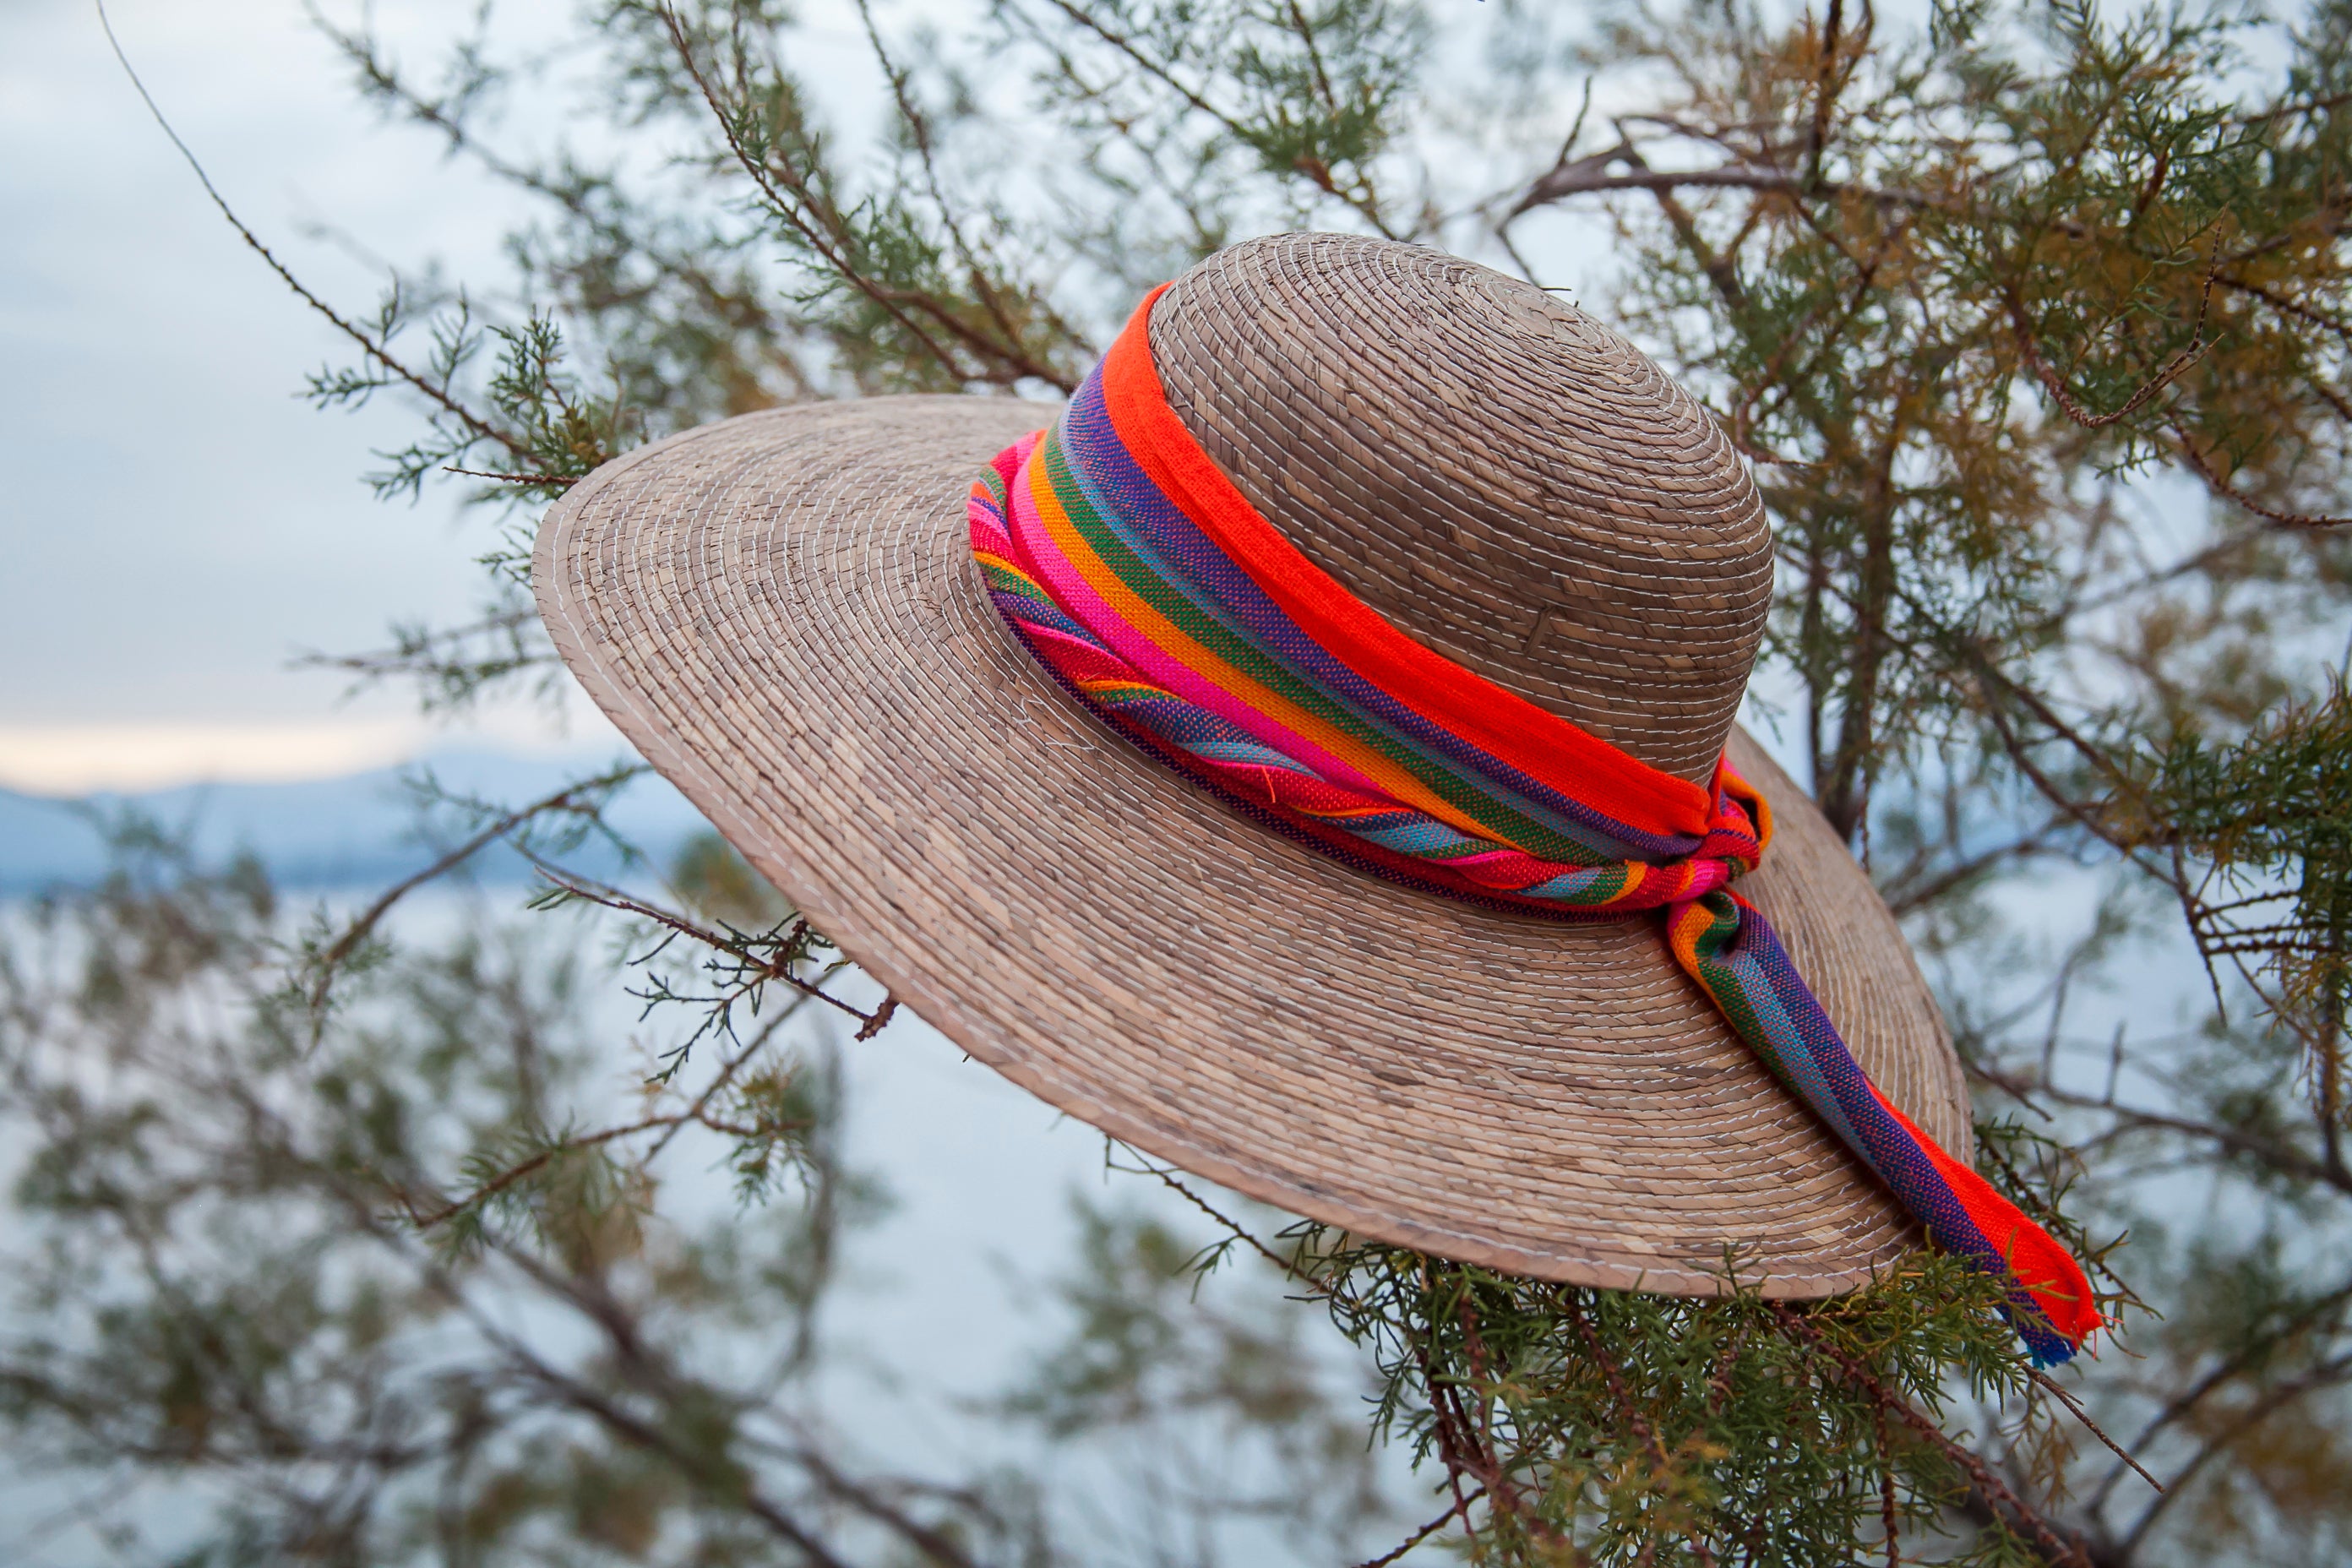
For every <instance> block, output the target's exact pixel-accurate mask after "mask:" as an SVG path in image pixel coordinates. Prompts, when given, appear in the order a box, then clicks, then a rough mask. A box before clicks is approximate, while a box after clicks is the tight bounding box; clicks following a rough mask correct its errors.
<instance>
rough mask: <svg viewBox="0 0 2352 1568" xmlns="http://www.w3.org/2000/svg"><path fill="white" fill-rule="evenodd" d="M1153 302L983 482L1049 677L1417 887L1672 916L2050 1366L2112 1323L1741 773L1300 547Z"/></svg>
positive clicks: (1766, 1052) (1004, 558)
mask: <svg viewBox="0 0 2352 1568" xmlns="http://www.w3.org/2000/svg"><path fill="white" fill-rule="evenodd" d="M1158 298H1159V291H1157V290H1155V291H1154V292H1153V294H1152V295H1151V297H1150V299H1147V300H1144V302H1143V304H1142V306H1141V307H1140V308H1139V309H1138V310H1137V311H1136V313H1135V316H1134V318H1133V320H1131V321H1129V323H1128V326H1127V330H1126V331H1124V332H1123V333H1122V334H1121V335H1120V337H1119V339H1118V342H1117V343H1116V344H1114V345H1113V347H1112V349H1111V351H1110V353H1108V355H1107V356H1105V358H1104V360H1103V362H1102V363H1101V364H1100V365H1098V366H1097V367H1096V369H1095V371H1094V373H1093V374H1091V375H1089V376H1088V377H1087V381H1086V383H1085V384H1084V385H1083V386H1081V387H1080V388H1079V389H1078V393H1077V395H1076V397H1074V398H1073V399H1072V400H1071V401H1070V404H1069V405H1068V406H1067V407H1066V409H1065V410H1064V412H1063V414H1062V416H1061V418H1060V419H1059V420H1058V421H1057V422H1056V423H1055V426H1053V427H1052V428H1051V429H1049V430H1043V431H1039V432H1037V433H1036V434H1034V435H1032V436H1029V437H1025V438H1024V439H1023V440H1021V441H1020V442H1017V443H1016V444H1014V445H1013V447H1008V448H1007V449H1006V450H1004V451H1003V452H1002V453H999V454H998V455H997V458H996V459H995V461H994V462H993V463H992V465H990V467H989V468H988V470H987V471H986V472H985V473H984V474H983V475H982V477H981V479H979V481H978V482H977V483H976V484H974V485H973V487H972V491H971V548H972V552H973V553H974V555H975V556H976V557H977V558H978V560H979V563H980V565H981V568H982V572H983V574H985V576H986V578H987V582H988V588H989V592H990V594H991V595H992V597H993V598H994V600H995V603H996V605H997V608H998V609H999V610H1000V611H1001V612H1002V613H1003V616H1004V618H1005V619H1006V621H1007V622H1009V623H1010V624H1011V626H1013V630H1014V631H1015V632H1016V633H1017V634H1018V635H1019V636H1020V637H1021V639H1022V641H1023V642H1024V643H1025V644H1026V645H1027V646H1028V647H1029V649H1030V651H1031V652H1032V653H1033V654H1034V655H1035V656H1036V658H1037V659H1038V660H1039V662H1041V663H1042V664H1044V665H1045V668H1047V669H1048V670H1049V671H1050V672H1052V674H1053V675H1054V676H1055V678H1057V679H1059V680H1060V681H1061V683H1062V684H1063V685H1064V686H1065V687H1066V688H1067V689H1069V690H1070V691H1071V692H1073V693H1074V694H1075V695H1076V697H1077V698H1078V700H1081V701H1082V702H1084V703H1086V704H1087V707H1089V708H1091V709H1092V710H1094V711H1095V712H1097V714H1099V715H1100V716H1101V717H1102V718H1103V719H1105V720H1106V721H1108V722H1109V723H1111V724H1112V725H1114V726H1115V727H1117V728H1118V730H1119V731H1122V732H1123V733H1125V734H1126V735H1128V736H1129V737H1130V738H1131V739H1133V740H1134V741H1135V742H1138V743H1139V745H1141V746H1142V747H1143V748H1145V749H1146V750H1147V751H1149V752H1151V753H1152V754H1154V755H1155V756H1157V757H1159V758H1160V760H1161V761H1163V762H1164V763H1167V764H1168V765H1170V766H1171V767H1172V768H1175V769H1177V770H1179V771H1180V772H1181V773H1185V774H1187V775H1189V776H1190V777H1192V779H1194V780H1195V781H1196V782H1198V783H1201V784H1204V785H1206V786H1208V787H1209V788H1210V789H1211V790H1213V792H1214V793H1216V794H1218V795H1221V796H1223V798H1225V799H1226V800H1227V801H1228V802H1230V803H1232V804H1234V805H1236V806H1238V807H1239V808H1241V809H1243V810H1244V811H1245V812H1247V813H1249V814H1250V815H1252V816H1255V817H1256V818H1257V819H1258V820H1260V821H1262V822H1265V823H1267V824H1268V825H1270V826H1275V827H1276V828H1278V829H1280V830H1282V831H1284V832H1286V833H1288V834H1289V835H1290V836H1292V837H1296V838H1298V839H1300V840H1301V841H1303V842H1306V843H1308V844H1311V845H1313V846H1314V847H1318V848H1320V849H1322V850H1324V851H1326V852H1328V853H1330V854H1333V855H1336V856H1338V857H1339V858H1341V859H1344V860H1347V861H1349V863H1351V864H1353V865H1356V866H1358V867H1360V868H1365V869H1367V870H1370V871H1372V872H1375V873H1377V874H1380V875H1382V876H1385V877H1389V878H1391V879H1396V880H1401V881H1404V882H1407V883H1409V884H1411V885H1412V886H1415V887H1420V888H1424V889H1432V890H1435V891H1438V892H1443V893H1447V894H1450V895H1453V896H1455V897H1464V898H1471V899H1475V900H1481V901H1484V902H1488V903H1501V904H1506V905H1509V906H1512V907H1516V908H1520V909H1535V910H1543V911H1546V912H1549V913H1552V914H1554V915H1558V916H1562V917H1565V918H1569V919H1583V920H1624V919H1628V918H1632V917H1633V916H1636V915H1639V914H1641V913H1643V912H1645V911H1649V910H1661V911H1663V912H1664V916H1665V937H1666V943H1667V945H1668V947H1669V948H1671V949H1672V950H1673V952H1674V955H1675V958H1676V959H1677V960H1678V961H1680V963H1681V964H1682V966H1683V968H1684V969H1685V970H1686V971H1688V972H1689V973H1690V975H1691V977H1692V978H1693V979H1694V980H1696V981H1697V982H1698V984H1699V985H1700V986H1701V987H1702V988H1703V989H1704V990H1705V991H1706V994H1708V995H1709V996H1710V997H1712V998H1713V999H1714V1001H1715V1004H1716V1005H1717V1007H1719V1008H1720V1009H1722V1012H1723V1016H1724V1017H1725V1018H1726V1019H1727V1020H1728V1021H1729V1023H1730V1025H1731V1026H1732V1028H1733V1029H1734V1030H1736V1031H1737V1032H1738V1035H1739V1037H1741V1038H1742V1039H1743V1040H1745V1041H1746V1042H1747V1043H1748V1046H1749V1047H1752V1048H1753V1049H1754V1050H1755V1051H1756V1053H1757V1054H1758V1055H1759V1056H1760V1057H1761V1058H1763V1059H1764V1061H1765V1062H1766V1063H1767V1064H1769V1066H1770V1068H1772V1070H1773V1071H1774V1072H1775V1073H1776V1074H1777V1075H1778V1076H1779V1077H1780V1079H1781V1081H1782V1082H1783V1083H1785V1084H1786V1085H1787V1086H1788V1087H1789V1088H1790V1089H1792V1090H1793V1091H1794V1092H1795V1093H1796V1094H1797V1096H1798V1097H1799V1098H1800V1099H1801V1100H1803V1101H1804V1102H1805V1103H1806V1104H1807V1105H1808V1106H1810V1107H1811V1108H1812V1110H1813V1111H1814V1113H1815V1114H1816V1115H1818V1116H1819V1117H1820V1118H1821V1120H1822V1121H1823V1122H1824V1123H1826V1124H1827V1125H1828V1127H1829V1129H1830V1130H1831V1131H1832V1132H1834V1133H1835V1134H1836V1135H1837V1136H1838V1138H1839V1139H1840V1140H1842V1141H1843V1142H1844V1143H1845V1145H1846V1147H1847V1148H1849V1149H1851V1150H1852V1151H1853V1152H1854V1154H1855V1155H1856V1156H1857V1157H1858V1158H1860V1159H1861V1161H1862V1162H1863V1163H1864V1164H1865V1165H1867V1166H1868V1167H1869V1168H1870V1169H1871V1170H1872V1171H1873V1172H1874V1173H1876V1174H1877V1175H1878V1177H1879V1178H1880V1179H1881V1180H1882V1181H1884V1182H1885V1184H1886V1185H1887V1187H1888V1188H1890V1189H1891V1190H1892V1191H1893V1193H1894V1194H1895V1197H1896V1198H1897V1199H1898V1200H1899V1201H1900V1202H1901V1203H1902V1204H1903V1205H1905V1206H1906V1208H1907V1209H1908V1210H1909V1211H1910V1212H1911V1213H1912V1214H1913V1215H1916V1217H1917V1218H1918V1220H1919V1221H1920V1223H1921V1224H1922V1225H1924V1226H1926V1228H1927V1233H1928V1234H1929V1236H1930V1237H1932V1238H1933V1239H1934V1240H1935V1242H1936V1243H1937V1245H1938V1246H1940V1247H1944V1248H1945V1249H1946V1250H1948V1251H1949V1252H1953V1253H1956V1254H1958V1255H1960V1256H1962V1257H1965V1258H1969V1259H1972V1260H1973V1261H1975V1262H1976V1263H1977V1264H1978V1265H1979V1267H1981V1268H1984V1269H1986V1270H1987V1271H1989V1272H1991V1273H1993V1274H1995V1275H2000V1276H2006V1278H2007V1279H2008V1280H2009V1282H2010V1289H2009V1295H2008V1305H2007V1310H2008V1311H2009V1314H2010V1318H2011V1321H2012V1322H2013V1323H2014V1324H2015V1325H2016V1327H2017V1330H2018V1332H2019V1333H2020V1334H2021V1336H2022V1338H2023V1339H2024V1341H2025V1343H2026V1345H2027V1347H2028V1348H2029V1349H2030V1350H2031V1351H2032V1353H2033V1356H2034V1359H2035V1360H2036V1361H2037V1362H2041V1363H2051V1362H2058V1361H2063V1360H2065V1359H2066V1358H2067V1357H2068V1356H2070V1355H2072V1354H2073V1353H2074V1351H2075V1350H2076V1349H2077V1348H2078V1347H2079V1346H2080V1345H2081V1344H2082V1342H2083V1341H2084V1337H2085V1336H2086V1335H2087V1334H2089V1333H2090V1331H2092V1330H2093V1329H2095V1328H2096V1327H2097V1326H2098V1324H2099V1316H2098V1311H2097V1309H2096V1307H2095V1305H2094V1303H2093V1301H2092V1297H2091V1288H2090V1284H2089V1281H2088V1280H2087V1279H2085V1278H2084V1273H2083V1270H2082V1268H2081V1267H2080V1266H2079V1265H2078V1264H2076V1262H2075V1261H2074V1258H2072V1257H2070V1256H2069V1255H2068V1254H2067V1252H2066V1250H2065V1249H2064V1248H2063V1247H2061V1246H2059V1245H2058V1243H2057V1242H2055V1241H2054V1240H2053V1239H2052V1238H2051V1237H2050V1236H2049V1235H2048V1234H2047V1233H2045V1232H2044V1231H2043V1230H2042V1228H2041V1227H2040V1226H2036V1225H2035V1224H2034V1223H2033V1222H2032V1220H2030V1219H2028V1218H2027V1217H2026V1216H2025V1215H2023V1214H2022V1213H2021V1212H2020V1211H2019V1209H2018V1208H2017V1207H2016V1205H2013V1204H2011V1202H2010V1201H2009V1200H2008V1199H2006V1198H2004V1197H2002V1196H2001V1195H2000V1193H1998V1192H1997V1191H1995V1190H1994V1188H1993V1187H1992V1186H1991V1184H1989V1183H1988V1182H1986V1181H1985V1179H1984V1178H1983V1177H1981V1176H1979V1174H1977V1173H1976V1172H1975V1171H1973V1170H1971V1169H1969V1167H1968V1166H1966V1165H1964V1164H1962V1163H1959V1162H1958V1161H1957V1160H1955V1159H1953V1158H1952V1157H1951V1156H1950V1155H1949V1154H1948V1153H1946V1152H1944V1151H1943V1150H1942V1149H1940V1148H1938V1147H1937V1145H1936V1143H1935V1142H1934V1141H1933V1140H1931V1139H1930V1138H1928V1137H1927V1134H1926V1133H1924V1132H1922V1131H1920V1130H1919V1129H1918V1128H1917V1127H1916V1126H1915V1125H1913V1123H1912V1122H1911V1121H1910V1119H1909V1118H1907V1117H1906V1116H1905V1115H1904V1114H1903V1112H1902V1111H1900V1110H1896V1109H1895V1106H1894V1105H1893V1104H1892V1103H1891V1102H1890V1101H1889V1100H1887V1099H1886V1097H1885V1096H1884V1095H1883V1094H1881V1093H1879V1091H1878V1089H1877V1088H1876V1087H1875V1086H1874V1084H1872V1083H1871V1081H1870V1079H1869V1078H1868V1076H1867V1075H1866V1074H1864V1072H1863V1070H1862V1068H1860V1067H1859V1066H1857V1065H1856V1064H1855V1062H1854V1059H1853V1056H1852V1054H1851V1053H1849V1052H1848V1051H1847V1049H1846V1047H1845V1043H1844V1041H1843V1040H1842V1039H1840V1038H1839V1037H1838V1033H1837V1030H1836V1029H1835V1028H1834V1027H1832V1026H1831V1023H1830V1021H1829V1019H1828V1017H1827V1016H1825V1015H1824V1014H1823V1013H1822V1008H1821V1005H1820V1004H1819V1003H1818V1002H1817V1001H1815V1000H1814V997H1813V994H1812V993H1811V991H1810V990H1808V989H1807V988H1806V985H1805V983H1804V981H1803V979H1802V978H1801V976H1800V975H1799V974H1798V973H1797V972H1796V969H1795V967H1794V966H1793V965H1792V964H1791V963H1790V961H1789V957H1788V954H1787V952H1784V951H1783V950H1782V948H1781V946H1780V940H1779V939H1778V938H1777V937H1776V936H1775V935H1774V934H1773V931H1772V928H1771V927H1770V925H1769V924H1767V923H1766V921H1765V920H1764V918H1763V916H1762V915H1760V914H1759V913H1758V912H1757V910H1755V908H1754V907H1753V906H1752V905H1750V904H1749V903H1748V902H1747V901H1746V900H1743V899H1742V898H1740V896H1739V895H1738V893H1736V892H1734V891H1732V890H1731V888H1730V885H1729V884H1730V883H1731V882H1732V880H1733V879H1735V878H1736V877H1738V876H1739V875H1740V874H1741V873H1742V872H1745V871H1748V870H1750V869H1752V868H1754V867H1755V866H1756V864H1757V863H1758V861H1759V859H1760V858H1762V856H1763V853H1764V848H1765V846H1766V845H1767V844H1768V843H1769V841H1770V838H1771V832H1772V823H1771V815H1770V812H1769V808H1768V807H1767V806H1766V805H1765V802H1764V799H1763V797H1762V796H1761V795H1759V794H1758V793H1757V792H1756V791H1755V790H1754V789H1753V788H1752V787H1750V786H1749V785H1748V784H1747V783H1746V782H1745V781H1743V780H1742V779H1741V778H1740V777H1739V776H1738V774H1737V773H1734V772H1733V771H1732V770H1731V768H1730V766H1729V765H1728V763H1719V764H1718V765H1717V769H1716V773H1715V776H1714V780H1713V782H1712V786H1711V787H1702V786H1701V785H1698V784H1692V783H1690V782H1688V781H1687V780H1685V779H1681V778H1677V777H1675V776H1674V775H1672V774H1669V773H1662V772H1660V771H1658V770H1657V769H1654V768H1652V767H1650V766H1648V765H1646V764H1645V763H1640V762H1637V761H1635V760H1634V759H1633V758H1632V757H1630V756H1628V755H1626V754H1625V753H1624V752H1621V751H1619V750H1617V749H1616V748H1615V747H1613V746H1611V745H1609V744H1608V743H1607V742H1603V741H1601V739H1599V738H1598V737H1596V736H1593V735H1591V734H1589V733H1587V732H1586V731H1583V730H1581V729H1579V728H1578V727H1576V726H1575V725H1573V724H1570V722H1568V721H1565V720H1563V719H1560V718H1559V717H1557V716H1556V715H1553V714H1550V713H1548V712H1546V711H1544V710H1541V709H1539V708H1537V707H1536V706H1534V705H1533V704H1532V703H1529V702H1528V701H1526V700H1523V699H1521V698H1518V697H1516V696H1514V695H1512V694H1511V693H1510V692H1508V691H1506V690H1504V689H1502V688H1500V687H1498V686H1496V685H1495V684H1493V683H1492V682H1490V681H1488V680H1486V679H1484V678H1482V677H1480V676H1478V675H1475V674H1474V673H1472V672H1471V671H1470V670H1467V669H1465V668H1462V667H1461V666H1459V665H1457V664H1454V662H1453V661H1451V660H1450V659H1447V658H1444V657H1442V656H1440V655H1438V654H1436V653H1434V652H1433V651H1432V650H1430V649H1429V648H1427V647H1423V645H1421V644H1420V643H1418V642H1415V641H1413V640H1412V638H1411V637H1407V636H1406V635H1405V634H1404V633H1402V632H1401V631H1399V630H1398V629H1397V628H1396V627H1394V626H1391V625H1390V624H1389V623H1388V622H1387V621H1386V620H1385V619H1384V618H1383V617H1381V616H1380V615H1379V614H1378V613H1377V612H1375V611H1373V610H1372V609H1371V608H1370V607H1369V606H1368V605H1364V604H1363V603H1362V602H1361V601H1360V600H1358V599H1356V598H1355V597H1354V596H1353V595H1349V593H1348V592H1347V590H1346V589H1344V588H1342V587H1341V586H1340V585H1339V584H1338V583H1337V582H1335V581H1333V580H1332V579H1331V578H1330V577H1329V576H1328V575H1327V574H1324V573H1323V572H1322V571H1320V570H1319V569H1318V568H1317V567H1316V566H1315V565H1314V564H1313V563H1310V562H1308V561H1307V558H1306V557H1305V556H1304V555H1302V554H1301V553H1299V552H1298V551H1297V548H1296V547H1295V546H1293V545H1292V544H1290V543H1289V542H1288V541H1286V540H1285V539H1284V538H1283V537H1282V535H1281V534H1280V533H1279V532H1278V531H1276V529H1275V527H1274V526H1273V524H1272V523H1270V522H1268V521H1266V520H1265V518H1264V517H1263V516H1261V515H1260V514H1259V513H1258V512H1257V511H1256V510H1255V509H1254V508H1253V507H1252V506H1251V505H1250V504H1249V502H1248V501H1247V500H1244V498H1243V496H1242V495H1241V493H1240V492H1239V491H1238V490H1237V489H1234V485H1233V483H1232V481H1231V480H1230V479H1227V478H1226V477H1225V475H1224V473H1223V470H1222V469H1220V468H1217V466H1216V465H1215V464H1214V463H1213V461H1212V460H1211V459H1210V458H1209V457H1208V456H1207V454H1205V453H1204V452H1202V449H1201V447H1200V446H1199V445H1198V444H1197V443H1196V442H1195V441H1194V440H1193V439H1192V436H1191V434H1190V433H1189V432H1187V431H1186V430H1185V428H1184V426H1183V425H1182V423H1181V421H1180V420H1179V419H1178V417H1177V416H1176V415H1175V413H1174V412H1173V411H1172V410H1171V408H1170V407H1169V405H1168V403H1167V400H1166V397H1165V396H1164V395H1163V394H1162V391H1161V388H1160V378H1159V373H1158V371H1157V370H1156V369H1155V367H1154V366H1153V363H1152V359H1151V346H1150V337H1149V334H1148V330H1147V322H1148V321H1149V319H1150V312H1151V306H1152V303H1153V301H1154V300H1157V299H1158Z"/></svg>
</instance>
